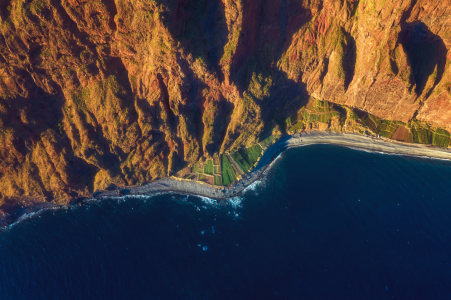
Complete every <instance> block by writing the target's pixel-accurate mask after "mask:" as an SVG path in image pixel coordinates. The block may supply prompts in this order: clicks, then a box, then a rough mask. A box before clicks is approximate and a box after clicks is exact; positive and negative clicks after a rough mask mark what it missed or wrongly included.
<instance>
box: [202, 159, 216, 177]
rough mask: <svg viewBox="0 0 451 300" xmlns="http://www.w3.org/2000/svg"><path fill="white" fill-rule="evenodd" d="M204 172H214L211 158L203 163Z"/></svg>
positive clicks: (211, 173) (210, 173)
mask: <svg viewBox="0 0 451 300" xmlns="http://www.w3.org/2000/svg"><path fill="white" fill-rule="evenodd" d="M204 172H205V174H209V175H213V174H214V170H213V162H212V161H211V160H208V161H207V163H206V164H205V167H204Z"/></svg>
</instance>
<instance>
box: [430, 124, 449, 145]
mask: <svg viewBox="0 0 451 300" xmlns="http://www.w3.org/2000/svg"><path fill="white" fill-rule="evenodd" d="M449 140H450V134H449V132H448V131H446V130H443V129H437V130H436V131H435V132H434V134H433V136H432V145H434V146H440V147H445V148H447V147H448V145H449Z"/></svg>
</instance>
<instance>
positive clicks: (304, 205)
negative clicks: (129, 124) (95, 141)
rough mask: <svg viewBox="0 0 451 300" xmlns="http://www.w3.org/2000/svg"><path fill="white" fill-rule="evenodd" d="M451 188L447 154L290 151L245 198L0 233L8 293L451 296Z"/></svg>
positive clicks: (46, 219) (138, 202) (135, 209)
mask: <svg viewBox="0 0 451 300" xmlns="http://www.w3.org/2000/svg"><path fill="white" fill-rule="evenodd" d="M450 187H451V163H450V162H446V161H440V160H431V159H420V158H412V157H404V156H389V155H383V154H377V153H366V152H360V151H356V150H351V149H346V148H341V147H337V146H329V145H317V146H309V147H303V148H297V149H291V150H289V151H287V152H285V153H284V154H283V155H282V157H281V158H280V159H279V160H277V162H276V163H275V165H274V167H273V168H272V169H271V171H270V172H269V173H268V175H267V177H266V178H265V180H263V182H262V183H261V184H260V185H258V186H257V187H256V188H255V189H254V190H248V191H247V192H246V193H245V194H244V196H242V199H241V200H239V199H235V200H234V201H235V205H232V204H230V203H228V204H219V205H218V204H208V201H205V200H202V199H200V198H197V197H192V196H189V197H186V196H185V197H183V196H177V195H160V196H155V197H152V198H147V199H138V198H135V199H126V200H121V201H120V200H117V199H111V200H105V201H103V202H93V203H91V204H89V205H85V206H79V207H75V208H72V209H68V210H55V211H46V212H44V213H42V214H40V215H39V216H35V217H33V218H31V219H28V220H25V221H22V222H21V223H19V224H17V225H15V226H13V227H12V228H11V229H8V230H5V231H0V299H451V191H450ZM240 201H241V202H240ZM237 204H238V205H237Z"/></svg>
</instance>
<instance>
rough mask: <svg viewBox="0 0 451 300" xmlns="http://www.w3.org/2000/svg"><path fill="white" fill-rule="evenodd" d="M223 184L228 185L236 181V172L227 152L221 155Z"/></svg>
mask: <svg viewBox="0 0 451 300" xmlns="http://www.w3.org/2000/svg"><path fill="white" fill-rule="evenodd" d="M221 169H222V185H224V186H228V185H231V184H232V183H234V182H235V181H236V176H235V172H234V171H233V168H232V166H231V164H230V162H229V159H228V158H227V156H226V155H225V154H223V155H221Z"/></svg>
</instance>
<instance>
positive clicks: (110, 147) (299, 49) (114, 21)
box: [0, 0, 451, 203]
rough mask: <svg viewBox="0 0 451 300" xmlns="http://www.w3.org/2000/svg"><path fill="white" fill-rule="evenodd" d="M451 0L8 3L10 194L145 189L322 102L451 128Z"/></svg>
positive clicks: (3, 167)
mask: <svg viewBox="0 0 451 300" xmlns="http://www.w3.org/2000/svg"><path fill="white" fill-rule="evenodd" d="M450 4H451V2H450V1H448V0H360V1H359V0H353V1H352V0H350V1H342V0H271V1H269V0H102V1H88V0H0V20H1V24H0V29H1V30H0V32H1V35H0V198H1V199H3V201H7V200H8V199H12V198H11V197H17V196H28V197H35V198H42V199H44V198H46V199H47V200H51V199H56V200H58V201H59V202H60V203H63V202H64V201H65V199H69V198H71V197H76V196H81V195H85V194H88V193H90V192H92V191H93V190H95V189H99V188H105V187H106V186H108V185H109V184H110V183H113V182H114V183H116V184H138V183H140V182H145V181H150V180H153V179H155V178H158V177H162V176H167V175H168V174H171V173H172V172H174V171H177V170H179V169H180V168H182V167H183V166H184V165H186V163H190V162H195V161H197V160H198V159H199V158H200V157H209V156H212V155H213V154H214V153H216V152H219V151H225V150H229V149H236V148H238V147H240V146H246V145H247V146H249V145H251V144H253V143H254V142H255V141H256V139H257V138H258V137H259V136H260V135H261V134H263V133H264V132H267V131H270V130H272V129H273V128H274V127H275V126H279V128H280V129H281V130H282V131H283V130H284V122H285V119H286V118H287V116H289V115H290V114H292V113H293V112H295V111H297V110H298V109H299V108H300V107H301V106H302V105H303V101H304V100H303V99H305V97H303V96H308V95H310V96H313V97H315V98H318V99H321V100H327V101H331V102H334V103H337V104H343V105H347V106H351V107H356V108H359V109H361V110H364V111H367V112H369V113H371V114H373V115H375V116H377V117H379V118H383V119H387V120H397V121H402V122H408V121H409V120H411V119H414V118H416V119H417V120H418V121H424V122H427V123H428V124H429V125H430V126H432V127H435V128H439V127H440V128H442V129H445V130H448V131H449V130H451V96H450V92H451V73H450V64H449V61H450V60H451V54H450V53H449V52H448V49H449V44H450V41H451V40H450V38H451V25H450V24H449V18H450V16H451V11H450V8H449V7H450Z"/></svg>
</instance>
